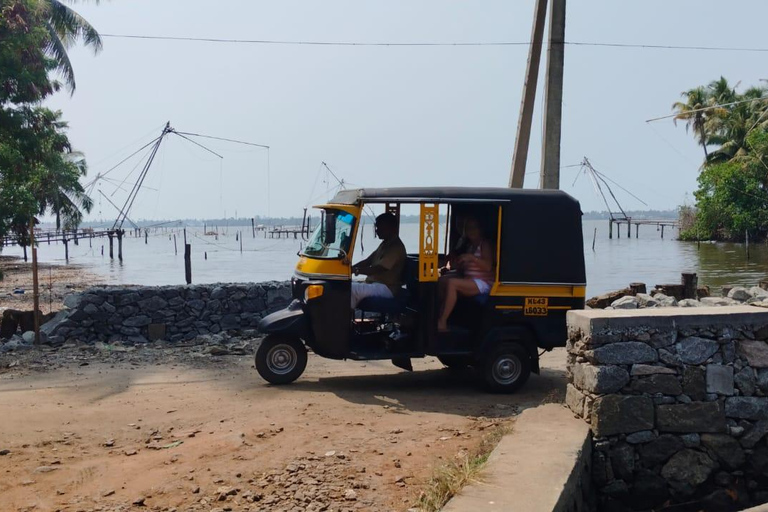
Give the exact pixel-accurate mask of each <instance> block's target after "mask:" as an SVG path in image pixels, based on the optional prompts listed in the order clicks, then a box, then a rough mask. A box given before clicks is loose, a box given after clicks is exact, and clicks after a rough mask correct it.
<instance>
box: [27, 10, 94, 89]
mask: <svg viewBox="0 0 768 512" xmlns="http://www.w3.org/2000/svg"><path fill="white" fill-rule="evenodd" d="M65 1H66V2H68V3H74V2H75V1H76V0H65ZM94 1H95V2H96V3H98V2H99V0H94ZM42 3H43V7H44V9H45V18H46V28H47V29H48V34H49V37H48V41H47V44H46V48H45V52H46V53H47V54H48V55H50V56H51V57H52V58H53V60H54V61H55V62H56V69H57V70H58V71H59V72H60V73H61V74H62V75H63V77H64V82H65V83H66V85H67V88H68V89H69V90H70V93H74V92H75V87H76V84H75V71H74V69H72V63H71V62H70V61H69V56H68V55H67V50H68V49H69V48H71V47H72V45H73V44H75V43H76V42H77V41H79V40H82V41H83V44H85V46H90V47H91V48H93V51H94V53H98V52H99V51H101V48H102V42H101V37H100V36H99V33H98V32H97V31H96V29H95V28H93V26H91V24H90V23H88V21H86V19H85V18H83V17H82V16H80V15H79V14H78V13H76V12H75V11H74V10H72V9H71V8H70V7H68V6H67V5H65V4H64V3H63V2H61V1H59V0H42Z"/></svg>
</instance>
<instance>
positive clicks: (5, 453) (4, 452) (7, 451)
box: [0, 450, 11, 457]
mask: <svg viewBox="0 0 768 512" xmlns="http://www.w3.org/2000/svg"><path fill="white" fill-rule="evenodd" d="M9 453H11V450H0V457H2V456H4V455H8V454H9Z"/></svg>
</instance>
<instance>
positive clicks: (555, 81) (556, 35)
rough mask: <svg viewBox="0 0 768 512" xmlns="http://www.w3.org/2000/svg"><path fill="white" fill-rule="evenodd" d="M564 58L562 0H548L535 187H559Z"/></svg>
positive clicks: (563, 3)
mask: <svg viewBox="0 0 768 512" xmlns="http://www.w3.org/2000/svg"><path fill="white" fill-rule="evenodd" d="M564 62H565V0H552V9H551V11H550V17H549V50H548V53H547V82H546V83H547V89H546V93H545V94H546V97H545V100H544V101H545V103H544V144H543V145H542V149H541V181H540V182H539V188H552V189H558V188H560V135H561V131H562V121H563V65H564Z"/></svg>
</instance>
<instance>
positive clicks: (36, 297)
mask: <svg viewBox="0 0 768 512" xmlns="http://www.w3.org/2000/svg"><path fill="white" fill-rule="evenodd" d="M29 245H30V246H31V247H32V309H33V311H32V315H33V318H34V320H33V321H34V323H33V325H34V329H35V345H39V344H40V287H39V281H38V276H37V247H35V218H34V217H32V219H31V220H30V221H29Z"/></svg>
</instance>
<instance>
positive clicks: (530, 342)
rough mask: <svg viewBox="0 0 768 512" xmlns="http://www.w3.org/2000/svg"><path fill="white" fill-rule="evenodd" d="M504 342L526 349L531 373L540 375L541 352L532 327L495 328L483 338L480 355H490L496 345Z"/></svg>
mask: <svg viewBox="0 0 768 512" xmlns="http://www.w3.org/2000/svg"><path fill="white" fill-rule="evenodd" d="M503 342H510V343H519V344H521V345H522V346H523V347H525V350H526V351H527V352H528V355H529V356H530V357H531V371H532V372H533V373H536V374H538V373H539V371H540V370H539V352H538V350H537V348H538V347H537V344H536V334H535V333H534V332H533V330H532V329H531V328H530V327H528V326H525V325H509V326H503V327H495V328H493V329H491V330H489V331H488V332H487V333H486V334H485V336H484V337H483V341H482V342H481V344H480V349H479V352H478V353H479V354H487V353H490V351H491V350H493V346H494V345H496V344H497V343H503Z"/></svg>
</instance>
